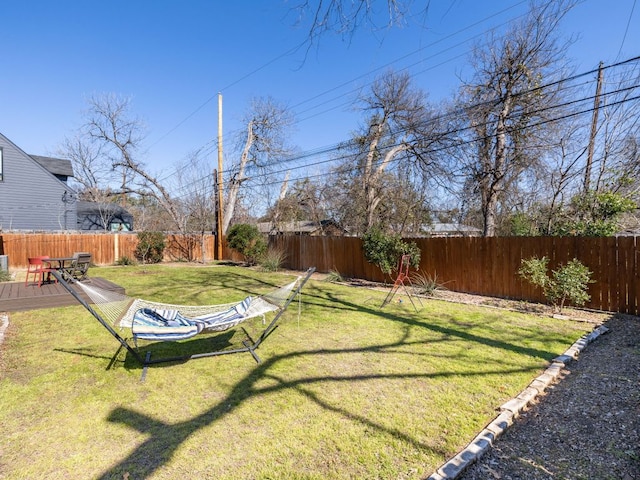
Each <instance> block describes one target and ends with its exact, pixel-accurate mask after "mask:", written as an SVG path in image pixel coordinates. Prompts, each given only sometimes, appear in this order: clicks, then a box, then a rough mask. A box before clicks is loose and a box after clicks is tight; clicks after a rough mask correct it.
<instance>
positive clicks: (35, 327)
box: [0, 266, 591, 480]
mask: <svg viewBox="0 0 640 480" xmlns="http://www.w3.org/2000/svg"><path fill="white" fill-rule="evenodd" d="M91 275H92V276H100V277H104V278H107V279H109V280H112V281H114V282H116V283H118V284H120V285H122V286H124V287H125V288H126V290H127V294H128V295H130V296H138V297H143V298H148V299H152V300H157V301H163V302H167V303H185V304H206V303H225V302H231V301H236V300H241V299H242V298H244V297H245V296H246V295H247V294H259V293H266V292H268V291H269V290H272V289H273V288H274V287H275V286H280V285H282V284H284V283H286V282H287V281H289V279H290V278H291V275H290V274H282V273H271V274H267V273H261V272H257V271H253V270H250V269H246V268H241V267H218V266H215V267H198V266H184V267H182V266H179V267H170V266H153V267H147V268H146V269H145V271H143V270H142V268H141V267H113V268H111V267H110V268H92V269H91ZM385 294H386V292H384V291H374V290H367V289H363V288H355V287H349V286H345V285H337V284H333V283H328V282H324V281H321V280H312V281H310V282H309V283H308V284H307V286H306V287H305V289H304V294H303V297H302V299H303V303H302V305H301V314H300V316H299V317H298V304H297V303H294V304H292V305H291V306H290V308H289V310H288V312H287V313H286V314H285V315H284V316H283V318H282V319H281V322H280V324H279V327H278V328H277V329H276V330H275V331H274V333H273V334H272V335H271V336H270V337H268V338H267V340H266V341H265V342H264V343H263V344H262V345H261V347H260V349H259V350H258V352H257V353H258V354H259V355H260V357H261V358H262V360H263V361H262V363H261V364H257V363H256V362H255V361H254V359H253V357H252V356H251V355H250V354H248V353H243V354H235V355H224V356H218V357H211V358H205V359H198V360H191V361H188V362H182V363H177V364H176V363H174V364H165V365H157V366H152V367H150V369H149V372H148V374H147V377H146V381H145V382H141V381H140V377H141V373H142V369H141V367H140V365H138V364H137V363H136V362H135V361H134V360H133V359H131V358H128V357H127V355H126V352H125V353H122V352H120V354H119V355H118V356H117V357H116V358H115V359H114V358H113V357H114V355H115V354H116V351H117V350H118V343H117V342H116V340H115V339H114V338H113V337H112V336H110V335H109V334H108V332H107V331H106V330H105V329H104V328H103V327H102V326H101V325H100V324H99V323H98V322H97V321H95V320H94V319H93V317H91V315H90V314H89V313H88V312H87V311H86V310H85V309H84V308H82V307H81V306H73V307H66V308H58V309H48V310H34V311H30V312H20V313H11V314H10V322H11V323H10V326H9V328H8V330H7V332H6V338H5V342H4V344H3V345H2V346H0V432H1V435H2V442H1V443H0V478H3V479H24V478H29V479H69V478H87V479H89V478H90V479H126V478H128V479H130V480H133V479H143V478H144V479H176V478H203V479H345V478H358V479H360V478H367V479H369V478H371V479H373V478H382V479H418V478H423V477H425V476H428V475H429V474H430V473H431V472H433V471H434V470H435V469H436V468H437V467H438V466H439V465H440V464H441V463H442V462H444V461H445V460H446V459H447V458H448V457H450V456H452V455H454V454H455V453H456V452H457V451H458V450H459V449H460V448H462V447H464V446H465V445H466V444H467V443H468V442H469V441H470V440H471V439H472V438H473V437H474V436H475V435H476V434H477V433H478V432H479V431H480V430H481V429H482V428H483V427H484V426H485V425H486V424H487V423H488V422H490V421H491V420H492V419H493V418H494V417H495V416H496V408H497V407H499V406H500V405H501V404H502V403H504V402H505V401H507V400H508V399H510V398H512V397H513V396H515V395H517V394H518V393H519V392H520V391H521V390H522V389H524V388H525V387H526V386H527V385H528V384H529V383H530V382H531V380H532V379H533V378H534V377H536V376H537V375H539V374H540V373H541V372H542V371H543V370H544V369H545V368H546V366H547V365H548V363H549V361H550V360H551V359H553V358H554V357H555V356H557V355H559V354H561V353H562V352H564V351H565V350H566V349H567V348H568V347H569V346H570V345H571V344H572V343H573V342H574V341H575V340H577V339H578V338H580V337H581V336H582V335H583V334H584V333H585V332H586V331H588V330H590V328H591V327H590V326H589V325H586V324H581V323H577V322H572V321H567V320H558V319H552V318H543V317H538V316H532V315H526V314H521V313H512V312H505V311H500V310H496V309H486V308H482V307H473V306H467V305H458V304H452V303H447V302H441V301H436V300H423V303H424V307H423V308H422V309H421V310H420V311H419V312H418V313H416V312H415V310H414V309H413V307H412V306H411V304H410V303H409V302H406V301H405V302H403V303H397V302H394V303H392V304H390V305H388V306H386V307H385V308H384V309H381V308H380V304H381V303H382V300H383V299H384V297H385ZM245 323H246V328H247V330H248V331H249V333H250V334H253V333H254V332H259V331H260V327H262V320H261V319H259V318H258V319H254V320H251V321H249V322H245ZM125 333H126V332H123V334H125ZM242 338H243V333H242V331H241V330H234V331H232V332H228V333H223V334H218V335H213V336H202V337H199V338H197V339H192V340H189V341H187V342H186V343H182V344H170V345H169V348H170V349H171V351H172V352H173V354H181V353H182V352H183V351H187V350H188V351H198V350H199V349H207V348H210V343H212V342H217V343H218V344H228V345H233V344H238V343H239V342H240V341H241V340H242ZM140 346H141V349H142V351H144V345H142V344H141V345H140ZM109 366H110V368H108V367H109Z"/></svg>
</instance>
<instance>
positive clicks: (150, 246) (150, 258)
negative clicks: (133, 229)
mask: <svg viewBox="0 0 640 480" xmlns="http://www.w3.org/2000/svg"><path fill="white" fill-rule="evenodd" d="M164 247H165V242H164V233H162V232H140V233H138V245H137V246H136V251H135V256H136V258H137V259H138V260H140V261H141V262H142V263H160V262H161V261H162V259H163V257H164Z"/></svg>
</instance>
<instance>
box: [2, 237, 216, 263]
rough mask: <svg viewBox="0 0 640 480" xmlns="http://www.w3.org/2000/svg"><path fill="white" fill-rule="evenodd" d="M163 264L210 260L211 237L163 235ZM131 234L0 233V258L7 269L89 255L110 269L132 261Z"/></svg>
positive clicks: (135, 240)
mask: <svg viewBox="0 0 640 480" xmlns="http://www.w3.org/2000/svg"><path fill="white" fill-rule="evenodd" d="M165 243H166V248H165V251H164V260H165V261H203V262H210V261H212V260H214V253H215V236H213V235H204V237H203V236H201V235H167V236H166V240H165ZM137 245H138V236H137V235H136V234H135V233H126V234H123V233H118V234H109V233H103V234H100V233H97V234H96V233H93V234H90V233H87V234H85V233H83V234H73V233H69V234H67V233H3V234H0V255H8V256H9V269H17V268H27V259H28V258H29V257H36V256H39V255H48V256H50V257H68V256H70V255H72V254H73V253H74V252H90V253H91V262H92V263H93V264H95V265H113V264H114V263H116V262H117V261H118V260H120V259H122V258H124V257H128V258H130V259H135V250H136V246H137Z"/></svg>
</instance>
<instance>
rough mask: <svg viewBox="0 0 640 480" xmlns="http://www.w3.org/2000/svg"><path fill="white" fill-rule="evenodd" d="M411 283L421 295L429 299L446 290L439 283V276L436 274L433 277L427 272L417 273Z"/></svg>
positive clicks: (412, 277)
mask: <svg viewBox="0 0 640 480" xmlns="http://www.w3.org/2000/svg"><path fill="white" fill-rule="evenodd" d="M411 283H412V284H413V287H414V289H415V290H416V291H417V292H418V293H419V294H420V295H427V296H429V297H431V296H433V295H434V294H435V293H436V291H438V290H444V286H443V285H442V284H440V283H438V276H437V275H435V274H434V275H433V276H431V275H430V274H428V273H425V272H420V273H416V274H414V275H411Z"/></svg>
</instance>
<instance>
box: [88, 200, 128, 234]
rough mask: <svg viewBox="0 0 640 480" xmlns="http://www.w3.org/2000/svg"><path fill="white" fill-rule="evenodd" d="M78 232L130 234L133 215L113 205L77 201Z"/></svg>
mask: <svg viewBox="0 0 640 480" xmlns="http://www.w3.org/2000/svg"><path fill="white" fill-rule="evenodd" d="M77 203H78V230H101V231H105V230H107V231H111V232H130V231H132V230H133V215H131V214H130V213H129V212H128V211H126V210H125V209H124V208H122V207H121V206H120V205H117V204H115V203H96V202H84V201H78V202H77Z"/></svg>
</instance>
